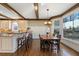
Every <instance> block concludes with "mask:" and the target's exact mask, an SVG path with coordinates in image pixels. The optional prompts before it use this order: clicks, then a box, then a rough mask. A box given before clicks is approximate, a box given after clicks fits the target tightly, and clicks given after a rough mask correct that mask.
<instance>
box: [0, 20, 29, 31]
mask: <svg viewBox="0 0 79 59" xmlns="http://www.w3.org/2000/svg"><path fill="white" fill-rule="evenodd" d="M15 21H16V22H17V23H18V25H19V30H26V28H27V26H28V24H27V21H26V20H15ZM13 22H14V20H0V29H1V28H3V29H11V28H12V23H13Z"/></svg>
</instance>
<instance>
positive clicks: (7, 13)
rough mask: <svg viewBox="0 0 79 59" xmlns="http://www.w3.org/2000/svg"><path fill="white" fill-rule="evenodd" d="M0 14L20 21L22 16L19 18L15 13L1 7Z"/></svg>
mask: <svg viewBox="0 0 79 59" xmlns="http://www.w3.org/2000/svg"><path fill="white" fill-rule="evenodd" d="M0 13H1V14H3V15H6V16H7V17H10V18H13V19H15V18H16V19H18V18H20V16H18V15H17V14H16V13H15V12H13V11H10V10H8V9H7V8H5V7H3V6H2V5H0Z"/></svg>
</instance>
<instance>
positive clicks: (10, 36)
mask: <svg viewBox="0 0 79 59" xmlns="http://www.w3.org/2000/svg"><path fill="white" fill-rule="evenodd" d="M22 35H23V33H0V53H14V52H15V51H16V50H17V38H18V37H21V36H22Z"/></svg>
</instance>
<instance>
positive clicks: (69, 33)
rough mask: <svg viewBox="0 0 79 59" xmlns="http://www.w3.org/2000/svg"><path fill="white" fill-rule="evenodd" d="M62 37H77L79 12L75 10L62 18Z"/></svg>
mask: <svg viewBox="0 0 79 59" xmlns="http://www.w3.org/2000/svg"><path fill="white" fill-rule="evenodd" d="M63 23H64V29H63V31H64V37H66V38H71V39H79V12H76V13H74V14H72V15H70V16H68V17H65V18H64V19H63Z"/></svg>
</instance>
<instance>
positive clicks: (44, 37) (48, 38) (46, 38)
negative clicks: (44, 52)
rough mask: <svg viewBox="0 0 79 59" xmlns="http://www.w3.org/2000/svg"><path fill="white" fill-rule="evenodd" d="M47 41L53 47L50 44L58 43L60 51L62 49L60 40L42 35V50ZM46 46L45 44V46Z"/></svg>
mask: <svg viewBox="0 0 79 59" xmlns="http://www.w3.org/2000/svg"><path fill="white" fill-rule="evenodd" d="M45 41H47V42H49V44H50V45H51V43H50V42H52V43H53V42H54V41H55V42H57V46H58V49H60V39H59V38H57V37H54V36H47V35H40V48H42V45H43V44H44V42H45ZM44 45H45V44H44Z"/></svg>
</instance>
